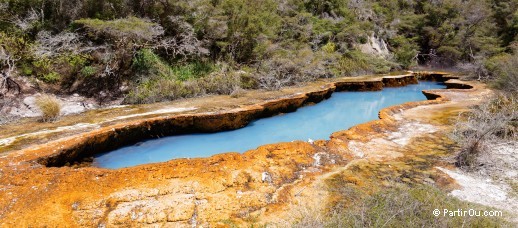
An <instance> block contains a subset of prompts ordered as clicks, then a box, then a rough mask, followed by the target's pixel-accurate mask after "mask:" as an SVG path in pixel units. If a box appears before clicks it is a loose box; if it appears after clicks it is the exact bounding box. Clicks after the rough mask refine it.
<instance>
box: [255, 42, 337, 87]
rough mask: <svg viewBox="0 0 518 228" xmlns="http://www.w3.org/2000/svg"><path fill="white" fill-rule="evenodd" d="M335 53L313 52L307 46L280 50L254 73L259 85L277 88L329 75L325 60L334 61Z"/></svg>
mask: <svg viewBox="0 0 518 228" xmlns="http://www.w3.org/2000/svg"><path fill="white" fill-rule="evenodd" d="M335 56H336V54H332V53H327V52H317V53H315V52H313V51H312V50H310V49H309V48H305V49H303V50H297V51H293V52H291V51H285V50H281V51H278V53H275V56H273V57H272V58H271V59H268V60H266V61H264V62H262V64H261V65H260V66H259V70H258V71H257V73H256V74H255V75H254V77H255V78H256V80H257V82H258V84H259V87H261V88H263V89H267V90H278V89H280V88H281V87H284V86H291V85H295V84H297V83H301V82H309V81H314V80H316V79H318V78H326V77H330V76H331V75H332V74H331V72H330V71H329V68H327V67H326V65H327V62H334V57H335Z"/></svg>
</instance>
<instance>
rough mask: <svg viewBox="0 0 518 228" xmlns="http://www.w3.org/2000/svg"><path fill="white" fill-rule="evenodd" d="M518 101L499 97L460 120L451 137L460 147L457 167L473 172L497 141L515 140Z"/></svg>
mask: <svg viewBox="0 0 518 228" xmlns="http://www.w3.org/2000/svg"><path fill="white" fill-rule="evenodd" d="M517 119H518V102H517V101H516V98H515V97H514V98H513V97H511V96H504V95H500V96H498V97H496V98H493V99H491V100H489V101H487V102H485V103H482V104H481V105H479V106H476V107H473V108H472V110H471V111H470V112H469V113H466V114H464V115H461V116H460V117H459V119H458V120H457V123H456V125H455V129H454V131H453V133H452V138H453V139H454V140H455V141H456V142H457V143H458V144H459V146H460V152H459V153H458V154H457V156H456V165H457V166H459V167H463V168H468V169H473V168H476V167H478V165H479V164H480V163H481V162H480V161H478V157H479V156H480V155H481V153H483V152H485V151H486V148H487V147H488V146H490V145H491V144H492V143H491V142H494V141H496V140H500V139H509V138H511V139H516V137H517V136H518V134H517V125H518V124H517V121H518V120H517Z"/></svg>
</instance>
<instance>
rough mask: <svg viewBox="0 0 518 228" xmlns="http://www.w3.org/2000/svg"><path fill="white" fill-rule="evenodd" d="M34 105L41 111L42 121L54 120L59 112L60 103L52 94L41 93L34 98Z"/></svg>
mask: <svg viewBox="0 0 518 228" xmlns="http://www.w3.org/2000/svg"><path fill="white" fill-rule="evenodd" d="M36 105H37V106H38V108H39V109H40V110H41V112H42V117H41V120H42V121H43V122H51V121H55V120H56V119H57V118H58V117H59V115H60V113H61V104H60V102H59V100H58V99H57V98H56V97H55V96H53V95H47V94H44V95H41V96H39V97H38V98H36Z"/></svg>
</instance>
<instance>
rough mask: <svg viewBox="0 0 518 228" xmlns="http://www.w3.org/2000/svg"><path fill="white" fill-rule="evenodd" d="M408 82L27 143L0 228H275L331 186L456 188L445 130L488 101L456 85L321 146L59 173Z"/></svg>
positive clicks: (10, 169)
mask: <svg viewBox="0 0 518 228" xmlns="http://www.w3.org/2000/svg"><path fill="white" fill-rule="evenodd" d="M415 80H416V79H415V78H414V76H413V75H412V76H411V77H409V76H401V77H387V79H383V80H381V79H379V80H371V81H373V83H371V82H369V80H367V81H365V82H333V83H332V84H325V85H322V84H318V85H315V86H312V87H311V86H309V87H305V90H306V91H305V92H303V93H296V94H292V95H289V96H286V95H284V96H283V97H280V98H277V99H273V100H266V101H263V102H257V103H255V102H253V103H250V104H247V105H244V104H243V105H241V106H240V107H235V108H231V109H228V110H221V111H218V112H209V113H201V112H193V113H179V114H168V115H165V116H153V117H142V118H138V119H129V120H124V121H116V122H114V123H113V124H106V125H105V126H101V127H99V128H97V129H94V130H91V129H86V130H84V131H82V132H79V133H74V134H70V136H67V137H63V138H60V137H57V138H56V139H55V140H54V138H53V141H51V142H46V143H44V144H37V143H36V142H39V141H30V142H31V144H30V145H27V146H22V147H23V149H22V150H14V151H8V152H6V153H4V155H3V156H2V157H0V225H1V226H6V227H25V226H70V227H80V226H81V227H83V226H86V227H92V226H107V227H112V226H125V227H126V226H155V225H158V226H165V227H193V226H198V227H202V226H203V227H208V226H211V227H218V226H220V227H226V226H231V225H238V226H244V225H251V224H266V225H271V226H281V227H282V226H286V225H288V224H290V223H292V222H294V221H296V220H297V219H300V217H301V216H305V215H306V214H307V213H313V214H314V213H322V212H325V211H326V205H329V204H330V203H332V202H333V197H332V193H331V190H330V188H329V182H330V181H336V180H340V181H342V182H344V183H352V184H354V185H355V186H358V188H359V189H365V190H366V191H369V189H371V190H372V189H376V188H379V187H383V186H384V185H386V184H390V182H388V181H387V180H388V179H394V180H397V181H403V182H422V183H425V182H426V183H434V184H436V185H438V186H441V187H443V188H451V189H453V188H455V187H456V185H455V183H454V182H453V181H452V180H451V179H450V178H448V177H447V175H445V174H444V173H442V172H440V171H438V170H437V169H433V167H434V164H435V163H437V162H440V159H436V158H439V157H444V156H448V155H451V153H452V152H453V151H452V143H451V142H449V140H448V139H447V137H446V135H447V133H448V131H449V130H450V127H449V126H450V125H448V123H449V121H450V119H452V118H454V117H456V116H457V115H458V113H459V112H461V111H463V110H465V109H466V107H468V106H469V105H472V104H476V103H477V102H479V101H480V100H481V99H484V97H485V96H486V95H488V94H489V93H491V91H490V90H488V89H486V88H485V87H484V85H482V84H479V83H476V82H461V81H458V80H454V79H450V80H449V81H448V82H447V83H448V85H451V86H450V87H452V88H459V89H448V90H435V91H426V94H427V97H429V98H434V99H435V100H429V101H422V102H413V103H406V104H402V105H399V106H395V107H390V108H387V109H384V110H382V111H381V112H380V114H379V116H380V118H381V119H380V120H376V121H372V122H369V123H364V124H361V125H358V126H356V127H353V128H351V129H348V130H347V129H344V131H340V132H335V133H334V134H332V136H331V139H330V140H327V141H323V140H321V141H316V142H312V143H308V142H290V143H279V144H271V145H264V146H261V147H259V148H257V149H255V150H251V151H248V152H246V153H243V154H239V153H226V154H219V155H215V156H212V157H209V158H201V159H175V160H171V161H168V162H163V163H156V164H146V165H140V166H136V167H130V168H123V169H117V170H109V169H102V168H96V167H81V168H79V167H77V166H66V165H65V164H67V163H68V164H72V163H73V160H74V159H77V158H79V157H81V156H84V155H85V154H94V153H95V152H96V151H92V150H98V149H99V148H100V149H103V148H109V147H110V145H116V146H117V145H118V144H120V145H123V144H124V143H127V138H132V137H134V138H139V137H148V136H149V135H150V134H157V133H163V134H175V133H182V132H189V131H218V130H226V129H234V128H238V127H243V126H244V125H246V124H247V123H248V121H250V120H252V119H255V118H260V117H264V116H270V115H275V114H277V113H280V112H287V111H294V110H295V109H296V108H298V107H300V106H302V105H304V104H305V103H308V102H319V101H321V100H322V99H325V98H326V97H329V95H330V93H332V92H333V91H334V90H347V89H348V88H353V87H351V85H352V86H354V89H355V90H378V89H381V87H380V86H383V83H386V84H388V86H403V85H406V84H408V83H415V82H416V81H415ZM348 83H349V86H346V84H348ZM468 88H469V89H468ZM227 99H230V98H227ZM164 128H167V129H164ZM443 166H447V165H443ZM305 213H306V214H305Z"/></svg>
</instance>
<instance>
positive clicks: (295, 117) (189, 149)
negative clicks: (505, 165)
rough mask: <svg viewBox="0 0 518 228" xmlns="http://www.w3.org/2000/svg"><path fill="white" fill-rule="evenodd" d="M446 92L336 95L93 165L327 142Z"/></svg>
mask: <svg viewBox="0 0 518 228" xmlns="http://www.w3.org/2000/svg"><path fill="white" fill-rule="evenodd" d="M444 88H446V86H445V85H444V84H443V83H439V82H427V81H421V82H419V84H415V85H408V86H405V87H398V88H385V89H383V90H382V91H375V92H336V93H333V95H332V96H331V98H329V99H328V100H324V101H322V102H320V103H318V104H315V105H312V106H306V107H302V108H299V109H298V110H297V111H296V112H293V113H287V114H283V115H278V116H273V117H269V118H264V119H259V120H255V121H253V122H251V123H250V124H249V125H247V126H246V127H244V128H241V129H237V130H232V131H224V132H217V133H203V134H189V135H177V136H170V137H164V138H160V139H151V140H147V141H143V142H139V143H137V144H135V145H132V146H127V147H122V148H120V149H117V150H114V151H110V152H107V153H103V154H98V155H96V157H95V158H94V162H93V165H94V166H97V167H103V168H111V169H116V168H122V167H129V166H135V165H140V164H146V163H155V162H163V161H168V160H171V159H175V158H199V157H210V156H212V155H214V154H219V153H225V152H245V151H247V150H250V149H255V148H257V147H258V146H261V145H265V144H271V143H278V142H290V141H293V140H302V141H308V140H309V139H312V140H317V139H328V138H329V136H330V135H331V134H332V133H333V132H336V131H340V130H345V129H348V128H350V127H352V126H354V125H357V124H360V123H364V122H368V121H371V120H375V119H378V112H379V111H380V110H381V109H383V108H385V107H389V106H393V105H397V104H401V103H405V102H410V101H421V100H426V97H425V96H424V95H423V93H422V90H428V89H444Z"/></svg>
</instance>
